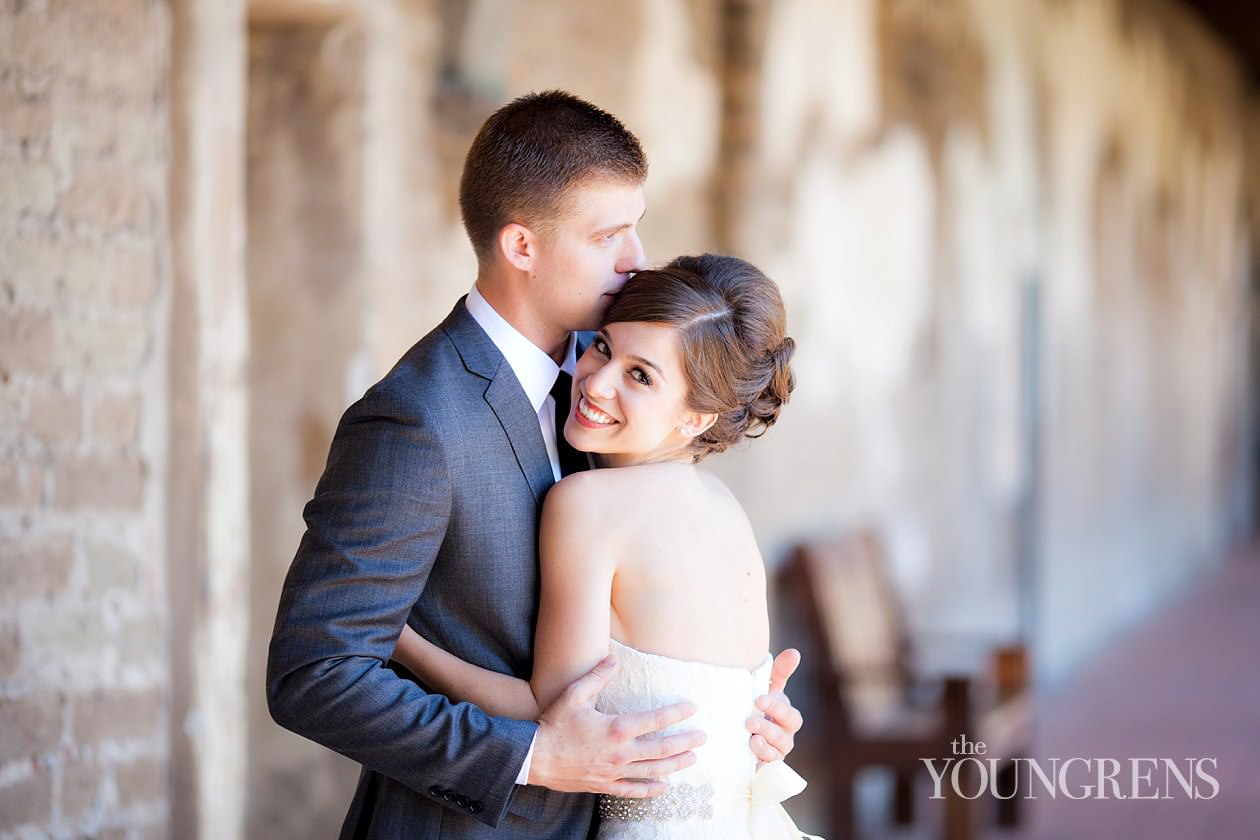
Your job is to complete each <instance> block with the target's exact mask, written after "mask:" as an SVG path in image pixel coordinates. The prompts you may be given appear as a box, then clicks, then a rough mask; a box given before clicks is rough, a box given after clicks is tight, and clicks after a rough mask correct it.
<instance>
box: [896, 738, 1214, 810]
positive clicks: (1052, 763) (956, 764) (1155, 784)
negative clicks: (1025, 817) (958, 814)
mask: <svg viewBox="0 0 1260 840" xmlns="http://www.w3.org/2000/svg"><path fill="white" fill-rule="evenodd" d="M950 748H951V749H952V750H953V753H954V755H953V757H950V758H924V759H920V760H921V761H922V762H923V763H924V764H925V765H927V769H928V773H930V774H931V775H932V798H933V799H944V798H945V785H947V784H948V785H949V786H950V789H951V790H952V791H953V793H954V795H956V796H959V797H962V798H963V799H978V798H980V797H981V796H983V795H985V794H986V793H987V794H989V795H990V796H993V797H994V798H996V799H1014V798H1015V797H1016V796H1021V797H1022V798H1024V799H1037V798H1038V797H1039V796H1046V797H1049V798H1050V799H1056V798H1057V797H1059V796H1063V797H1064V798H1066V799H1181V798H1185V799H1215V798H1216V795H1217V794H1218V793H1220V790H1221V786H1220V783H1219V782H1218V781H1217V780H1216V777H1215V776H1213V775H1212V773H1210V772H1208V770H1209V768H1210V769H1211V770H1213V771H1214V770H1216V759H1215V758H1181V759H1173V758H1146V757H1142V758H1126V759H1119V758H1083V757H1073V758H1063V759H1060V758H1050V759H1046V760H1044V761H1038V760H1037V759H1035V758H1020V757H1015V758H993V757H986V756H985V753H986V752H988V748H987V747H986V746H985V743H984V741H969V740H967V736H966V735H960V736H959V737H957V738H955V739H954V740H952V741H950ZM1008 764H1009V765H1010V766H1011V769H1012V770H1013V772H1008V773H1004V774H1001V775H1000V781H999V772H998V771H999V769H1001V768H1003V767H1005V766H1006V765H1008Z"/></svg>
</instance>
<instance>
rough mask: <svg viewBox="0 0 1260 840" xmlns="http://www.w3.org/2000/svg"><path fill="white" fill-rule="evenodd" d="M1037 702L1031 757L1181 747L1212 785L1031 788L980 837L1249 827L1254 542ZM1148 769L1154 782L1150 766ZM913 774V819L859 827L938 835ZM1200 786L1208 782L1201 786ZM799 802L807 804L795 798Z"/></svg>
mask: <svg viewBox="0 0 1260 840" xmlns="http://www.w3.org/2000/svg"><path fill="white" fill-rule="evenodd" d="M1039 709H1040V712H1039V724H1038V728H1037V736H1036V748H1035V753H1034V755H1035V756H1036V757H1037V758H1039V759H1041V761H1042V764H1043V766H1048V759H1049V758H1050V757H1054V756H1057V757H1059V758H1063V759H1066V758H1068V757H1072V756H1083V757H1095V758H1098V757H1113V758H1117V759H1120V760H1121V762H1122V764H1125V765H1127V760H1128V759H1129V758H1132V757H1156V758H1160V757H1168V758H1173V759H1178V760H1181V761H1182V766H1184V760H1185V759H1186V758H1189V757H1196V758H1204V757H1210V758H1215V759H1216V760H1217V765H1216V768H1215V770H1212V768H1211V766H1210V765H1208V766H1207V770H1208V772H1209V773H1211V774H1212V775H1213V776H1215V778H1216V779H1217V780H1218V781H1219V783H1220V791H1219V793H1218V794H1217V795H1216V796H1215V798H1213V799H1202V800H1191V799H1187V798H1186V797H1185V796H1184V794H1182V792H1181V789H1180V787H1177V786H1176V782H1175V780H1174V781H1173V793H1174V794H1176V796H1175V797H1174V798H1172V799H1168V800H1157V801H1151V800H1143V801H1134V800H1129V801H1116V800H1096V799H1082V800H1069V799H1065V798H1063V797H1062V796H1061V795H1060V796H1058V797H1057V798H1055V799H1050V798H1048V797H1039V798H1038V799H1037V800H1036V801H1034V802H1029V803H1026V804H1028V805H1029V806H1031V807H1030V808H1029V809H1028V810H1027V811H1026V812H1025V813H1026V814H1027V821H1026V822H1025V824H1024V825H1023V827H1022V828H1021V829H1020V830H1017V831H1009V832H1002V831H998V830H996V829H992V828H987V827H986V828H984V829H983V830H982V831H980V832H979V836H981V837H983V838H985V840H999V838H1008V840H1095V838H1098V840H1112V838H1126V840H1127V838H1134V840H1137V839H1138V838H1140V839H1141V840H1255V838H1260V546H1253V547H1252V548H1251V549H1250V550H1248V551H1245V552H1242V553H1241V554H1239V555H1238V556H1236V557H1233V558H1231V559H1230V560H1229V561H1227V562H1226V563H1225V564H1224V565H1222V566H1221V567H1220V568H1219V569H1218V570H1217V571H1215V572H1213V573H1212V575H1211V577H1210V578H1209V579H1207V580H1206V581H1204V582H1203V583H1202V584H1200V585H1198V586H1195V587H1193V588H1192V589H1190V590H1189V591H1187V593H1186V594H1184V595H1182V596H1180V597H1178V598H1177V599H1176V600H1175V601H1174V602H1172V603H1170V604H1169V605H1167V606H1165V607H1164V608H1163V609H1161V610H1159V611H1158V612H1156V613H1155V614H1154V615H1152V616H1151V617H1150V618H1148V619H1146V620H1145V621H1144V622H1143V623H1142V624H1140V625H1139V626H1137V627H1135V628H1133V629H1132V630H1130V631H1129V632H1127V633H1126V634H1124V635H1123V636H1122V637H1121V638H1119V639H1117V640H1116V641H1115V642H1113V643H1112V644H1111V645H1110V646H1109V647H1108V648H1106V649H1105V650H1103V651H1101V652H1100V653H1099V654H1098V655H1096V656H1095V657H1094V658H1093V659H1092V660H1090V661H1089V662H1088V663H1086V664H1085V665H1083V666H1082V667H1081V668H1080V669H1079V670H1078V671H1077V672H1076V673H1075V674H1073V675H1072V676H1071V677H1070V678H1069V679H1068V680H1067V681H1066V682H1065V683H1064V684H1063V685H1062V686H1061V687H1059V688H1058V689H1057V690H1056V691H1055V692H1054V693H1053V694H1050V695H1046V696H1043V697H1041V698H1040V699H1039ZM1073 778H1075V777H1073ZM1121 778H1124V776H1123V775H1122V776H1121ZM1153 778H1155V779H1157V780H1159V781H1162V773H1156V774H1153ZM820 781H821V780H820ZM923 785H925V786H924V787H923V789H922V795H921V796H918V797H917V800H918V801H917V802H916V805H918V806H919V808H918V810H919V812H920V821H919V824H918V825H917V826H916V827H914V828H913V829H911V830H897V831H894V830H892V829H891V828H890V827H888V826H886V825H884V824H876V825H872V826H868V830H867V832H866V836H867V837H868V838H873V837H885V838H896V840H927V838H934V837H937V836H939V832H938V830H937V829H936V826H935V823H936V821H937V820H938V819H939V811H940V809H939V808H932V807H931V806H933V805H937V804H938V803H934V802H930V801H928V800H927V797H928V795H929V793H930V791H929V790H928V789H927V788H926V780H925V781H924V782H923ZM1125 787H1127V784H1126V785H1125ZM1123 789H1124V788H1123V787H1122V790H1123ZM1144 790H1149V789H1147V788H1144ZM1200 790H1202V791H1204V792H1210V788H1208V786H1207V785H1200ZM1038 792H1039V793H1040V792H1041V789H1040V788H1038ZM809 804H814V805H815V806H816V805H817V804H818V803H817V802H814V803H810V802H809V801H808V800H806V801H805V802H802V805H809ZM808 810H813V809H812V808H810V809H808ZM800 816H801V819H800V822H801V824H802V827H805V828H813V829H814V830H820V829H824V828H825V824H824V823H823V822H821V821H820V820H819V819H817V818H815V817H814V816H813V815H812V814H811V815H807V813H806V811H805V810H802V811H801V812H800Z"/></svg>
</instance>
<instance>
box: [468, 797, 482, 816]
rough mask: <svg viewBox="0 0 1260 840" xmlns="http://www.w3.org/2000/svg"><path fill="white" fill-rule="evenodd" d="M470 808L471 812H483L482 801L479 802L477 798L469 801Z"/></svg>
mask: <svg viewBox="0 0 1260 840" xmlns="http://www.w3.org/2000/svg"><path fill="white" fill-rule="evenodd" d="M468 810H469V812H470V813H473V814H480V813H481V803H480V802H478V801H477V800H476V799H474V800H473V801H472V802H469V803H468Z"/></svg>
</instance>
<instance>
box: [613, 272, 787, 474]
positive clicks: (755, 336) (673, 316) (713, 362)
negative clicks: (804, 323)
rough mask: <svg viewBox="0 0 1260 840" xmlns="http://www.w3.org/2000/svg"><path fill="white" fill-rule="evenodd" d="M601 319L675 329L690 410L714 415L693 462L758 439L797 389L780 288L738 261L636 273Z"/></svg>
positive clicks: (696, 447) (700, 437)
mask: <svg viewBox="0 0 1260 840" xmlns="http://www.w3.org/2000/svg"><path fill="white" fill-rule="evenodd" d="M604 320H605V321H606V322H607V323H616V322H621V323H625V322H647V323H656V324H670V325H672V326H674V327H676V328H677V329H678V332H679V337H678V347H679V351H680V354H681V356H682V362H683V372H684V373H685V375H686V377H687V384H688V386H689V387H688V392H687V404H688V406H689V407H690V408H691V409H692V410H693V411H699V412H703V413H705V414H716V415H717V416H718V417H717V422H715V423H714V424H713V425H712V426H711V427H710V428H709V429H708V430H707V431H705V432H703V433H702V434H700V435H698V436H697V437H696V438H695V440H694V441H693V443H692V449H693V458H694V460H696V461H699V460H700V459H701V458H703V457H705V456H706V455H710V454H712V453H714V452H721V451H722V450H724V449H726V448H727V447H729V446H731V445H732V444H734V443H738V442H739V441H740V440H741V439H743V438H744V437H760V436H761V435H763V434H764V433H765V432H766V430H767V429H769V428H770V427H771V426H773V425H774V423H775V421H776V420H778V419H779V410H780V409H781V408H782V407H783V405H784V403H786V402H787V401H788V397H789V396H790V395H791V393H792V389H793V387H795V385H796V377H795V376H794V375H793V373H792V367H791V361H792V355H793V353H794V352H795V351H796V342H795V341H793V340H792V339H791V338H790V337H788V336H786V335H784V328H785V327H784V321H785V316H784V312H783V298H782V297H781V296H780V294H779V287H778V286H776V285H775V284H774V281H773V280H771V279H770V278H769V277H767V276H766V275H764V274H762V273H761V271H760V270H759V269H758V268H757V267H756V266H754V265H751V264H750V263H747V262H745V261H743V260H741V259H739V258H738V257H726V256H721V255H719V254H704V255H702V256H698V257H679V258H677V259H675V260H673V261H672V262H670V263H669V264H668V265H666V266H665V267H663V268H658V269H650V270H647V271H640V272H639V273H638V274H636V275H634V277H633V278H631V279H630V282H628V283H627V284H626V285H625V287H624V288H623V289H622V290H621V293H620V294H619V295H618V296H617V299H616V300H615V301H613V304H612V306H611V307H609V309H608V315H607V317H606V318H605V319H604Z"/></svg>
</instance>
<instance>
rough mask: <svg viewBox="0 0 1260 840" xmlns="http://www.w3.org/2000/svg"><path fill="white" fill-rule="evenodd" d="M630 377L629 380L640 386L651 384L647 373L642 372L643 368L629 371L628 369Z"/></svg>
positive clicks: (650, 378)
mask: <svg viewBox="0 0 1260 840" xmlns="http://www.w3.org/2000/svg"><path fill="white" fill-rule="evenodd" d="M630 377H631V378H632V379H633V380H634V381H635V382H638V383H639V384H640V385H651V384H652V377H651V376H649V375H648V372H647V371H646V370H644V369H643V368H641V367H637V368H631V369H630Z"/></svg>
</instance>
